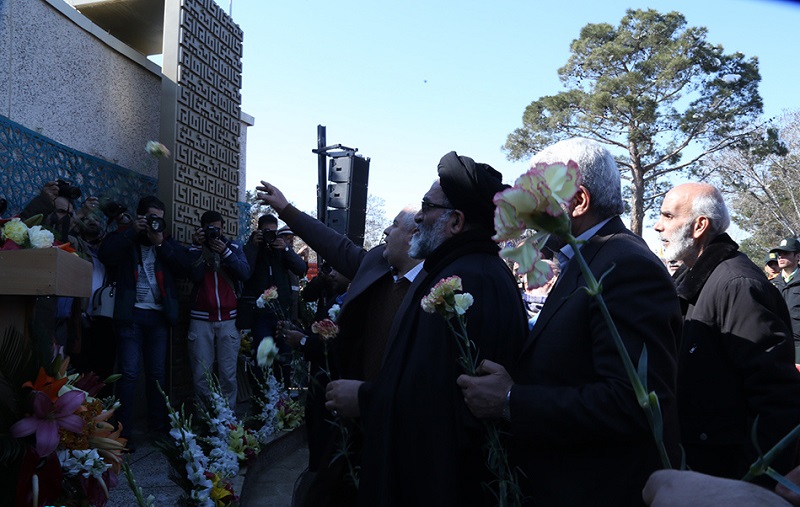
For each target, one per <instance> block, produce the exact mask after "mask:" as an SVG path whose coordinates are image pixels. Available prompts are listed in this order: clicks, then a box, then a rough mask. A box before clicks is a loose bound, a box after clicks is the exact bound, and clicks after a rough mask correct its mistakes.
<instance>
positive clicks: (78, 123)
mask: <svg viewBox="0 0 800 507" xmlns="http://www.w3.org/2000/svg"><path fill="white" fill-rule="evenodd" d="M160 94H161V70H160V67H159V66H158V65H156V64H155V63H153V62H150V61H149V60H147V59H146V58H145V57H144V56H143V55H141V54H139V53H137V52H135V51H133V50H132V49H130V48H129V47H128V46H125V45H124V44H122V43H120V42H119V41H118V40H116V39H114V38H113V37H110V36H108V35H107V34H105V33H103V32H102V30H101V29H100V28H99V27H97V26H96V25H94V24H93V23H91V22H90V21H89V20H88V19H86V18H85V17H84V16H83V15H81V14H80V13H79V12H77V11H76V10H74V9H73V8H72V7H70V6H69V5H68V4H67V3H66V2H64V1H63V0H0V114H2V115H4V116H6V117H8V118H9V119H10V120H12V121H14V122H16V123H19V124H21V125H23V126H25V127H27V128H29V129H31V130H34V131H36V132H39V133H40V134H42V135H44V136H46V137H48V138H50V139H52V140H55V141H57V142H59V143H63V144H65V145H66V146H68V147H70V148H72V149H75V150H78V151H81V152H84V153H87V154H89V155H93V156H96V157H98V158H101V159H104V160H107V161H109V162H112V163H114V164H118V165H121V166H123V167H127V168H129V169H131V170H134V171H136V172H139V173H141V174H144V175H147V176H150V177H157V169H158V165H157V163H156V161H155V159H153V158H151V157H149V156H148V155H147V154H146V153H145V151H144V146H145V143H146V142H147V141H148V140H157V139H158V133H159V108H160V105H161V95H160Z"/></svg>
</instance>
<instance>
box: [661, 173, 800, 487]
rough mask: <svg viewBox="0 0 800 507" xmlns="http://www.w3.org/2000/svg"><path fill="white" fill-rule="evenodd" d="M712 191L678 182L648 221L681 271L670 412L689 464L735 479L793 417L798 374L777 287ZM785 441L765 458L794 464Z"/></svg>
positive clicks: (780, 466)
mask: <svg viewBox="0 0 800 507" xmlns="http://www.w3.org/2000/svg"><path fill="white" fill-rule="evenodd" d="M729 223H730V218H729V214H728V210H727V207H726V206H725V202H724V201H723V199H722V195H721V194H720V192H719V191H718V190H717V189H716V188H714V187H713V186H711V185H708V184H705V183H686V184H683V185H679V186H677V187H675V188H673V189H672V190H670V191H669V193H667V195H666V197H664V202H663V204H662V206H661V218H660V219H659V221H658V223H657V224H656V226H655V230H656V231H657V232H659V233H660V234H661V241H662V243H663V244H664V247H665V255H668V257H669V258H670V259H680V260H682V261H683V262H684V263H685V264H686V265H687V266H688V267H689V270H688V271H686V272H685V273H684V275H683V276H682V277H681V278H680V279H679V280H678V296H679V297H680V299H681V303H682V306H683V313H684V319H685V323H684V326H683V340H682V343H681V350H680V356H679V361H678V366H679V369H678V412H679V414H680V423H681V441H682V443H683V446H684V449H685V450H686V462H687V464H688V466H689V467H690V468H691V469H692V470H695V471H697V472H704V473H707V474H711V475H716V476H719V477H728V478H732V479H738V478H741V477H742V476H743V475H744V474H745V472H746V471H747V469H748V468H749V465H750V464H751V463H752V462H753V461H755V459H756V457H757V451H756V449H755V447H754V446H753V444H752V443H751V437H750V432H751V429H752V428H753V424H754V423H755V420H756V417H758V441H759V445H760V447H761V450H762V451H763V452H766V451H768V450H769V449H770V448H771V447H772V446H773V445H775V443H777V442H778V441H779V440H780V439H781V438H782V437H783V436H784V435H786V434H787V433H788V432H789V431H790V430H791V429H792V428H794V426H796V425H797V424H798V423H800V374H798V372H797V370H796V369H795V366H794V346H793V335H792V327H791V322H790V319H789V313H788V311H787V309H786V304H785V303H784V301H783V299H782V297H781V295H780V293H779V291H778V290H777V289H775V287H773V286H772V284H771V283H770V282H769V281H768V280H767V279H766V278H765V277H764V274H763V273H762V272H761V270H760V269H759V268H758V266H756V265H755V264H753V262H751V261H750V260H749V259H748V258H747V256H746V255H745V254H743V253H741V252H739V251H738V249H739V247H738V245H737V244H736V243H735V242H734V241H733V240H732V239H731V238H730V236H728V235H727V234H725V230H726V229H727V228H728V224H729ZM795 451H796V446H795V445H791V446H789V449H787V450H786V451H785V452H783V453H782V454H781V455H780V457H779V458H778V459H777V460H776V461H774V462H773V464H772V467H773V468H774V469H776V470H777V471H778V472H780V473H784V474H785V473H787V472H788V471H789V470H791V469H792V467H793V465H794V464H795V463H794V461H795V456H796V455H795Z"/></svg>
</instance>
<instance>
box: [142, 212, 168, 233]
mask: <svg viewBox="0 0 800 507" xmlns="http://www.w3.org/2000/svg"><path fill="white" fill-rule="evenodd" d="M145 218H146V219H147V227H148V228H149V229H150V230H151V231H153V232H162V231H164V229H166V228H167V221H166V220H164V219H163V218H161V217H160V216H158V215H152V214H151V215H147V217H145Z"/></svg>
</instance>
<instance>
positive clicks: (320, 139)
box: [317, 125, 328, 224]
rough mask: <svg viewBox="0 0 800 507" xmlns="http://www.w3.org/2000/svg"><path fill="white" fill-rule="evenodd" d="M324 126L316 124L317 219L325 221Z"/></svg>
mask: <svg viewBox="0 0 800 507" xmlns="http://www.w3.org/2000/svg"><path fill="white" fill-rule="evenodd" d="M325 145H326V139H325V126H324V125H317V219H319V221H320V222H322V223H323V224H325V223H327V220H326V219H327V217H326V213H325V212H326V210H327V209H328V175H327V170H328V155H327V153H326V152H325V149H324V148H325Z"/></svg>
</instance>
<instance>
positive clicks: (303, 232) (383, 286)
mask: <svg viewBox="0 0 800 507" xmlns="http://www.w3.org/2000/svg"><path fill="white" fill-rule="evenodd" d="M258 190H259V191H260V192H261V193H259V198H260V199H261V201H262V202H264V203H265V204H268V205H270V206H272V208H273V209H274V210H275V211H277V212H278V214H279V216H280V217H281V219H283V220H284V221H285V222H286V223H287V224H288V225H289V226H290V227H291V228H292V230H293V231H294V232H295V233H296V234H297V235H298V236H300V237H301V238H303V241H305V242H306V244H308V245H309V246H310V247H311V248H312V249H313V250H314V251H316V252H317V253H318V254H320V255H321V256H322V257H324V258H325V260H326V261H327V262H328V263H330V265H331V266H332V267H333V268H334V269H336V270H337V271H338V272H339V273H341V274H342V275H344V276H346V277H349V278H350V279H351V283H350V287H349V289H348V291H347V296H346V298H345V300H344V304H343V305H342V308H341V312H340V313H339V318H338V320H337V323H338V325H339V329H340V331H339V335H338V336H337V337H336V339H335V340H334V341H333V344H332V346H331V351H330V366H331V368H332V369H334V370H335V371H334V372H333V375H335V377H334V378H336V377H338V376H342V377H344V378H350V379H360V380H373V379H374V378H375V377H376V376H377V374H378V371H379V370H380V367H381V363H382V362H383V356H384V349H385V347H386V341H387V339H388V337H389V331H390V329H391V324H392V321H393V320H394V316H395V312H396V311H397V309H398V307H399V306H400V303H401V302H402V300H403V298H404V297H405V295H406V293H407V292H408V289H409V287H410V285H411V283H412V282H413V280H414V278H415V277H416V276H417V274H418V273H419V272H420V270H421V268H422V266H421V264H420V262H421V261H420V260H419V259H412V258H410V257H409V256H408V242H409V240H410V239H411V235H412V233H413V232H414V230H415V229H416V224H415V223H414V215H415V214H416V210H412V209H408V208H407V209H404V210H402V211H401V212H400V213H398V214H397V216H396V217H395V218H394V220H393V221H392V224H391V225H390V226H388V227H387V228H386V229H385V230H384V235H385V242H384V243H383V244H381V245H378V246H376V247H375V248H372V249H371V250H369V251H367V250H365V249H363V248H361V247H360V246H358V245H356V244H355V243H353V242H352V241H351V240H350V239H349V238H348V237H347V236H345V235H343V234H340V233H339V232H336V231H334V230H333V229H331V228H329V227H327V226H325V224H323V223H322V222H320V221H319V220H317V219H316V218H314V217H311V216H309V215H307V214H305V213H303V212H301V211H300V210H298V209H297V208H295V207H294V206H292V205H291V204H289V202H288V200H287V199H286V197H284V195H283V193H282V192H281V191H280V190H279V189H278V188H277V187H275V185H272V184H270V183H268V182H265V181H262V182H261V186H260V187H258ZM285 332H286V335H287V336H286V339H287V340H290V339H292V337H293V333H292V332H291V331H285ZM297 334H300V333H299V332H298V333H296V334H294V338H295V339H302V343H298V344H297V345H298V346H299V348H300V350H303V351H304V352H312V353H313V352H315V350H316V352H317V355H320V356H321V355H322V353H323V352H322V350H321V349H322V344H320V343H319V342H318V339H317V338H316V337H315V336H308V337H303V338H297ZM314 409H316V406H314ZM321 411H322V412H324V415H321V414H319V413H318V412H317V411H316V410H313V411H311V412H309V411H308V407H307V417H306V418H307V428H308V430H309V471H310V472H312V473H316V472H319V474H318V475H317V476H316V477H315V478H314V482H313V483H312V484H311V488H310V490H309V492H308V494H307V496H306V499H305V503H304V505H313V506H315V507H319V506H322V505H347V504H348V502H350V503H352V498H351V497H354V496H355V493H354V490H353V489H352V486H351V484H350V483H349V482H348V480H347V479H346V478H344V477H343V476H344V475H345V473H343V471H342V468H343V467H344V466H346V464H345V462H344V461H345V460H342V459H339V460H334V462H331V460H332V456H334V455H335V454H336V452H337V451H338V446H339V445H340V438H341V437H340V436H339V435H338V433H332V432H333V430H334V429H335V428H334V427H333V426H332V425H331V424H330V422H328V421H327V420H325V419H333V416H332V415H331V414H330V413H328V412H327V411H325V410H324V408H321ZM312 416H313V417H312ZM312 419H313V420H312ZM349 431H350V434H351V436H352V441H351V449H352V451H353V454H354V455H353V456H351V458H350V459H351V460H352V461H353V462H356V463H357V462H358V458H357V456H356V454H357V449H358V443H357V439H360V431H359V430H358V428H357V427H350V428H349Z"/></svg>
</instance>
